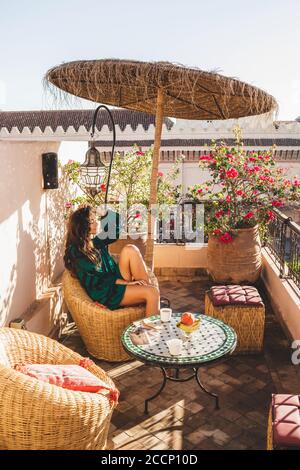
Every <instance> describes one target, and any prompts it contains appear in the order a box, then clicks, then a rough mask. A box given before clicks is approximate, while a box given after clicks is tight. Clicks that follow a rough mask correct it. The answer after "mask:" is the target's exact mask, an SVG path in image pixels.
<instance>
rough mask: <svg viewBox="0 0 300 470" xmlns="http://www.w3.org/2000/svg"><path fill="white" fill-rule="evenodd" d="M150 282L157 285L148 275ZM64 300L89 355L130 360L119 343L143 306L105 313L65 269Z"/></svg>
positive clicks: (106, 358)
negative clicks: (123, 333)
mask: <svg viewBox="0 0 300 470" xmlns="http://www.w3.org/2000/svg"><path fill="white" fill-rule="evenodd" d="M150 278H151V282H152V284H153V285H155V286H158V284H157V279H156V277H155V276H154V274H153V273H150ZM62 286H63V292H64V299H65V302H66V304H67V307H68V309H69V311H70V313H71V315H72V317H73V320H74V321H75V323H76V325H77V327H78V330H79V332H80V335H81V337H82V339H83V341H84V344H85V346H86V348H87V350H88V352H89V354H91V355H92V356H94V357H96V358H98V359H104V360H106V361H111V362H120V361H126V360H128V359H130V357H129V356H128V354H127V353H126V352H125V351H124V349H123V346H122V344H121V336H122V332H123V330H124V329H125V328H126V327H127V326H128V325H130V323H132V322H133V321H135V320H139V319H140V318H143V317H144V316H145V306H144V305H139V306H135V307H123V308H119V309H117V310H113V311H112V310H109V309H108V308H103V307H101V306H99V305H97V304H96V303H95V302H93V300H91V299H90V297H89V296H88V294H87V293H86V291H85V290H84V288H83V287H82V286H81V284H80V282H79V281H78V279H77V278H76V277H73V276H72V275H71V273H70V272H69V271H68V270H65V272H64V273H63V277H62Z"/></svg>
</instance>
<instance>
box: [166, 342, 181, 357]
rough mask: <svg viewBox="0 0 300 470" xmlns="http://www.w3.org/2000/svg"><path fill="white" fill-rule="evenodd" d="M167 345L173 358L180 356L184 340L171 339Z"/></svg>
mask: <svg viewBox="0 0 300 470" xmlns="http://www.w3.org/2000/svg"><path fill="white" fill-rule="evenodd" d="M167 345H168V348H169V351H170V354H172V356H178V355H179V354H180V353H181V349H182V340H181V339H178V338H173V339H169V340H168V341H167Z"/></svg>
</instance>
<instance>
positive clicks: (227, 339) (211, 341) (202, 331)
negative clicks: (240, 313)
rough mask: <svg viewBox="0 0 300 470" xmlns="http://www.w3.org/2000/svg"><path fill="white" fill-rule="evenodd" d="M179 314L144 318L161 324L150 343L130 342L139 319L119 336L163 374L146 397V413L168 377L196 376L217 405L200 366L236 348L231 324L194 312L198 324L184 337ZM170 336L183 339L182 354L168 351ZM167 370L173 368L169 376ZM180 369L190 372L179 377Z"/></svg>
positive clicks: (134, 354)
mask: <svg viewBox="0 0 300 470" xmlns="http://www.w3.org/2000/svg"><path fill="white" fill-rule="evenodd" d="M180 316H181V314H180V313H176V314H174V313H173V315H172V318H171V321H170V322H165V323H163V322H161V321H160V316H159V315H158V316H153V317H148V318H147V320H148V321H149V320H150V321H151V322H153V324H154V325H156V326H160V330H159V331H157V332H156V333H155V334H152V335H151V342H150V344H143V345H135V344H133V342H132V341H131V333H134V332H135V331H136V329H137V328H138V327H139V326H141V322H142V320H141V322H135V323H134V324H131V325H130V326H128V327H127V328H126V329H125V330H124V332H123V335H122V344H123V347H124V349H125V350H126V351H127V352H128V353H129V354H130V355H131V356H132V357H134V358H135V359H138V360H139V361H142V362H144V363H145V364H146V365H150V366H154V367H159V368H160V369H161V371H162V373H163V382H162V384H161V386H160V388H159V390H158V392H157V393H155V395H153V396H151V397H150V398H147V399H146V400H145V413H146V414H148V403H149V401H151V400H154V398H156V397H158V395H159V394H160V393H161V392H162V391H163V389H164V387H165V385H166V382H167V380H171V381H174V382H187V381H188V380H191V379H193V378H195V379H196V381H197V383H198V385H199V387H200V388H201V389H202V390H203V391H204V392H205V393H207V394H208V395H210V396H212V397H214V398H215V402H216V408H219V397H218V395H217V394H215V393H212V392H210V391H208V390H207V389H206V388H205V387H204V386H203V384H202V382H201V380H200V368H201V366H204V365H207V364H211V363H214V362H215V361H218V360H220V359H223V358H225V357H226V356H228V355H230V354H231V353H232V352H233V351H234V350H235V348H236V343H237V337H236V333H235V331H234V330H233V328H231V327H230V326H228V325H226V324H225V323H223V322H222V321H221V320H218V319H217V318H213V317H210V316H208V315H200V314H195V317H196V319H199V320H200V327H199V328H198V330H197V331H195V332H194V333H192V334H190V335H188V338H186V337H184V335H183V333H182V330H181V329H180V328H178V327H177V326H176V325H177V323H178V321H179V319H180ZM172 338H180V339H183V345H182V350H181V353H180V354H179V355H178V356H172V355H171V354H170V352H169V348H168V345H167V341H168V340H170V339H172ZM166 369H168V370H169V369H175V375H174V376H171V375H169V374H168V373H167V370H166ZM180 369H191V370H192V371H193V373H192V374H191V375H189V376H188V377H183V378H180V377H179V370H180Z"/></svg>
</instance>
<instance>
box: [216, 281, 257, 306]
mask: <svg viewBox="0 0 300 470" xmlns="http://www.w3.org/2000/svg"><path fill="white" fill-rule="evenodd" d="M210 295H211V299H212V303H213V304H214V305H216V306H217V305H253V306H254V305H261V306H262V305H264V304H263V301H262V299H261V297H260V295H259V292H258V290H257V289H256V288H255V287H253V286H239V285H228V286H213V287H212V288H211V290H210Z"/></svg>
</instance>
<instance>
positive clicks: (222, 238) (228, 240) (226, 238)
mask: <svg viewBox="0 0 300 470" xmlns="http://www.w3.org/2000/svg"><path fill="white" fill-rule="evenodd" d="M219 240H220V242H222V243H231V242H233V236H232V235H231V234H230V233H229V232H225V233H224V234H223V235H221V236H220V237H219Z"/></svg>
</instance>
